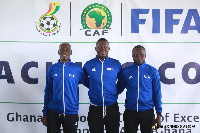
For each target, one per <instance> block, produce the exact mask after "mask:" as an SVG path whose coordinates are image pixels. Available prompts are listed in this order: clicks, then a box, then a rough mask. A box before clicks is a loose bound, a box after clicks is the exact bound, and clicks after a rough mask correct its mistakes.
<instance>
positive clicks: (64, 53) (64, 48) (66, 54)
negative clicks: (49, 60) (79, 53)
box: [58, 43, 72, 63]
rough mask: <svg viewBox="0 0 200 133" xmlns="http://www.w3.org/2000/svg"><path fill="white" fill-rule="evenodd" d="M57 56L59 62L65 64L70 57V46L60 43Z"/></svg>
mask: <svg viewBox="0 0 200 133" xmlns="http://www.w3.org/2000/svg"><path fill="white" fill-rule="evenodd" d="M58 54H59V55H60V62H61V63H67V62H68V61H69V60H70V55H72V50H71V45H70V44H69V43H62V44H60V46H59V50H58Z"/></svg>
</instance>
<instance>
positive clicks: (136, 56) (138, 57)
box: [132, 45, 146, 65]
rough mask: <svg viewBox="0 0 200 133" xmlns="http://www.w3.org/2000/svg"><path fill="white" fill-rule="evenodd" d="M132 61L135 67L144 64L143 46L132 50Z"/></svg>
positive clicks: (144, 52)
mask: <svg viewBox="0 0 200 133" xmlns="http://www.w3.org/2000/svg"><path fill="white" fill-rule="evenodd" d="M132 57H133V61H134V63H135V64H136V65H142V64H143V63H144V62H145V58H146V50H145V48H144V47H143V46H141V45H137V46H135V47H134V48H133V50H132Z"/></svg>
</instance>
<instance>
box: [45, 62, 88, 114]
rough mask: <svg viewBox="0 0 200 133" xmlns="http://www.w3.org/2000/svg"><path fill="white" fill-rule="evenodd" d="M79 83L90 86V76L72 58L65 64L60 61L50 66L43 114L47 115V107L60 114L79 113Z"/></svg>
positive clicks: (47, 74)
mask: <svg viewBox="0 0 200 133" xmlns="http://www.w3.org/2000/svg"><path fill="white" fill-rule="evenodd" d="M79 83H82V84H84V85H85V86H86V87H88V84H89V83H88V77H87V75H86V74H85V72H84V71H83V69H82V68H81V67H80V66H78V65H77V64H75V63H72V62H71V60H70V61H69V62H67V63H65V64H63V63H61V62H59V61H58V62H57V63H55V64H53V65H51V66H49V68H48V70H47V73H46V87H45V96H44V109H43V115H47V108H49V109H51V110H53V111H55V112H57V113H59V114H78V110H79V88H78V84H79Z"/></svg>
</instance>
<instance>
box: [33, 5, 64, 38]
mask: <svg viewBox="0 0 200 133" xmlns="http://www.w3.org/2000/svg"><path fill="white" fill-rule="evenodd" d="M59 8H60V2H49V10H48V11H47V13H45V14H44V15H42V16H41V17H40V19H39V22H38V26H39V28H38V27H37V25H36V29H37V30H38V32H40V33H41V34H43V35H44V36H51V35H55V34H56V33H58V32H59V31H60V27H61V24H60V25H58V19H57V18H56V17H55V16H54V14H55V13H56V12H57V11H58V10H59ZM58 27H59V28H58ZM54 32H55V33H54Z"/></svg>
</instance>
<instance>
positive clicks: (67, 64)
mask: <svg viewBox="0 0 200 133" xmlns="http://www.w3.org/2000/svg"><path fill="white" fill-rule="evenodd" d="M57 63H58V65H59V66H62V65H63V63H61V62H60V60H58V62H57ZM70 64H71V59H70V60H69V61H68V62H67V63H65V66H69V65H70Z"/></svg>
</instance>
